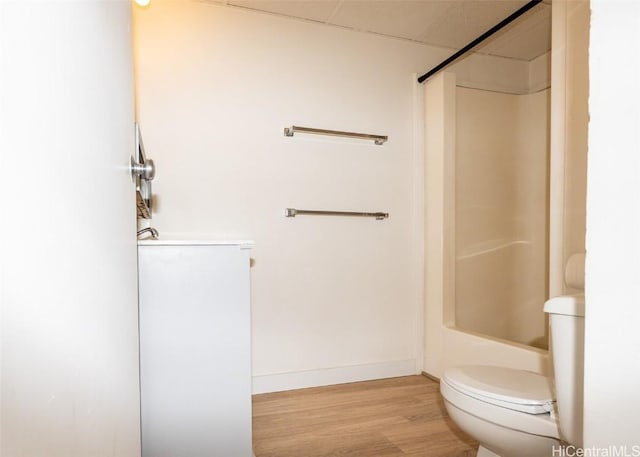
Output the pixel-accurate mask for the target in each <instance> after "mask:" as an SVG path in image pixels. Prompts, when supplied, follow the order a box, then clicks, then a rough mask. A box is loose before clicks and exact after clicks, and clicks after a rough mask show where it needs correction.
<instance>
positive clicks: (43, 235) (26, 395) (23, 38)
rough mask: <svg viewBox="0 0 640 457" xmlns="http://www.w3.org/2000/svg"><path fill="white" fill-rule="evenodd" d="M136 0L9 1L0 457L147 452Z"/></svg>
mask: <svg viewBox="0 0 640 457" xmlns="http://www.w3.org/2000/svg"><path fill="white" fill-rule="evenodd" d="M130 27H131V5H130V3H129V2H113V1H106V0H105V1H95V0H91V1H83V2H77V1H56V2H41V1H38V2H36V1H26V0H20V1H2V2H0V321H1V324H0V325H1V326H0V353H1V361H0V406H1V413H0V414H1V416H0V455H2V456H3V457H17V456H20V457H43V456H46V457H89V456H91V457H102V456H105V457H106V456H118V457H129V456H130V457H134V456H139V455H140V427H139V423H140V418H139V394H138V389H139V388H138V335H137V332H138V326H137V323H138V310H137V287H136V245H135V242H136V241H135V239H136V237H135V199H134V195H135V194H134V188H133V183H132V181H131V177H130V176H129V173H128V170H127V164H128V159H129V156H130V154H131V153H132V152H133V149H134V143H133V141H134V138H133V72H132V53H131V49H132V46H131V28H130Z"/></svg>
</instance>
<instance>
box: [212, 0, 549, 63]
mask: <svg viewBox="0 0 640 457" xmlns="http://www.w3.org/2000/svg"><path fill="white" fill-rule="evenodd" d="M213 1H215V2H216V3H223V4H226V5H229V6H235V7H240V8H247V9H251V10H257V11H263V12H268V13H272V14H277V15H281V16H288V17H294V18H298V19H304V20H308V21H314V22H319V23H323V24H328V25H333V26H339V27H346V28H349V29H354V30H358V31H363V32H370V33H376V34H380V35H386V36H390V37H396V38H401V39H405V40H411V41H417V42H420V43H425V44H430V45H435V46H441V47H446V48H451V49H454V50H457V49H460V48H462V47H464V46H465V45H466V44H467V43H469V42H471V41H472V40H474V39H475V38H476V37H478V36H479V35H481V34H482V33H484V32H486V31H487V30H488V29H490V28H491V27H493V26H494V25H496V24H497V23H498V22H500V21H501V20H503V19H504V18H506V17H507V16H509V15H510V14H511V13H513V12H514V11H516V10H517V9H518V8H520V7H522V6H523V5H524V4H526V3H527V0H213ZM550 2H551V0H545V1H544V2H543V3H541V4H539V5H536V6H535V7H534V8H533V9H531V10H530V11H529V12H527V13H525V14H524V15H523V16H521V17H520V18H519V19H517V20H516V21H514V22H512V23H511V24H510V25H509V26H507V27H506V28H505V29H503V30H502V31H500V32H499V33H497V34H496V35H494V37H492V38H490V39H489V40H487V42H485V43H486V44H482V45H480V46H479V47H478V48H476V49H475V52H480V53H483V54H490V55H495V56H501V57H506V58H511V59H518V60H524V61H531V60H533V59H535V58H536V57H538V56H540V55H542V54H544V53H546V52H547V51H549V50H550V49H551V4H550Z"/></svg>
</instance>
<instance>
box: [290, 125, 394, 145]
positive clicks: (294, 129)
mask: <svg viewBox="0 0 640 457" xmlns="http://www.w3.org/2000/svg"><path fill="white" fill-rule="evenodd" d="M296 132H299V133H311V134H314V135H330V136H342V137H348V138H359V139H361V140H373V142H374V143H375V144H378V145H381V144H384V142H385V141H387V140H388V139H389V137H388V136H386V135H371V134H369V133H354V132H341V131H339V130H325V129H314V128H311V127H300V126H297V125H292V126H291V127H285V128H284V136H293V134H294V133H296Z"/></svg>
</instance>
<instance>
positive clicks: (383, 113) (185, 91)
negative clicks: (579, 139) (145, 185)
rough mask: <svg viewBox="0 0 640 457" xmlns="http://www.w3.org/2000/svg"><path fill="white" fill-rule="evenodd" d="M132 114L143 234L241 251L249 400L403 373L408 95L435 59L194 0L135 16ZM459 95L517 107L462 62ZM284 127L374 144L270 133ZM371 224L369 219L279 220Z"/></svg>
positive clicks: (501, 75) (413, 350) (492, 75)
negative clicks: (147, 212) (382, 215)
mask: <svg viewBox="0 0 640 457" xmlns="http://www.w3.org/2000/svg"><path fill="white" fill-rule="evenodd" d="M134 32H135V33H134V35H135V52H136V67H137V68H136V69H137V116H138V120H139V121H140V123H141V126H142V129H143V136H144V141H145V146H146V149H147V151H148V153H149V155H150V156H151V157H153V158H154V159H155V161H156V164H157V166H158V173H157V177H156V180H155V181H154V192H155V193H156V195H157V203H158V205H157V208H156V211H157V212H156V214H155V215H154V219H153V225H154V226H155V227H156V228H157V229H158V230H159V231H160V234H161V237H165V238H167V237H174V236H189V237H194V236H199V234H203V235H202V236H215V237H225V238H250V239H253V240H255V243H256V245H255V246H256V247H255V249H254V251H253V254H252V257H253V259H254V263H253V268H252V319H253V322H252V325H253V328H252V334H253V373H254V391H256V392H260V391H269V390H281V389H286V388H293V387H303V386H308V385H319V384H329V383H335V382H344V381H349V380H356V379H366V378H375V377H383V376H392V375H401V374H408V373H415V372H419V371H420V370H421V369H422V360H423V358H422V351H423V321H422V313H423V310H422V304H423V298H422V297H423V285H422V281H423V279H422V262H423V234H424V230H423V211H424V210H423V199H424V176H423V153H422V150H423V140H422V116H423V112H424V111H423V105H422V103H423V102H422V86H419V85H417V84H416V82H415V76H416V73H418V74H421V73H422V72H424V71H426V70H427V69H429V68H430V67H431V66H433V65H435V64H437V63H438V62H439V61H440V60H442V59H443V58H445V57H447V56H448V55H450V54H451V52H452V50H448V49H442V48H433V47H428V46H424V45H420V44H417V43H413V42H408V41H403V40H397V39H391V38H385V37H381V36H378V35H373V34H365V33H360V32H355V31H351V30H347V29H343V28H337V27H329V26H325V25H321V24H315V23H311V22H308V21H298V20H293V19H288V18H282V17H276V16H273V15H269V14H263V13H257V12H251V11H247V10H244V9H240V8H232V7H226V6H223V5H220V4H215V3H208V2H199V1H179V2H178V1H168V0H165V1H162V0H154V1H153V2H152V3H151V5H150V6H149V7H147V8H144V9H142V8H135V30H134ZM454 70H455V71H458V72H459V74H460V77H461V79H462V80H464V81H465V85H469V86H481V87H494V88H495V87H497V88H500V89H501V90H505V91H508V92H519V91H521V90H522V88H523V87H527V85H528V81H529V72H528V66H527V65H526V64H523V63H520V62H517V61H513V60H511V59H499V58H494V57H475V56H472V57H471V58H469V59H467V60H466V61H465V62H464V63H463V64H461V65H458V66H456V67H455V68H454ZM292 124H295V125H302V126H308V127H317V128H328V129H337V130H348V131H361V132H368V133H377V134H384V135H388V136H389V141H388V142H387V143H386V144H385V145H384V146H375V145H373V144H372V143H370V142H362V141H352V140H340V139H334V138H329V137H312V136H304V135H296V136H295V137H293V138H286V137H284V136H283V128H284V127H286V126H290V125H292ZM287 207H295V208H302V209H329V210H356V211H364V210H367V211H388V212H389V213H390V217H389V219H388V220H385V221H375V220H372V219H349V218H335V217H329V218H328V217H304V216H299V217H296V218H285V217H284V209H285V208H287Z"/></svg>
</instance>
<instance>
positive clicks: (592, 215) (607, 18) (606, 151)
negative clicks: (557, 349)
mask: <svg viewBox="0 0 640 457" xmlns="http://www.w3.org/2000/svg"><path fill="white" fill-rule="evenodd" d="M638 30H640V4H638V3H636V2H626V1H611V0H592V2H591V36H590V46H589V63H590V67H589V78H590V81H589V112H590V123H589V158H588V160H589V167H588V188H587V241H586V243H587V258H586V288H585V293H586V317H585V319H586V330H585V332H586V335H585V339H586V348H585V390H584V395H585V404H584V433H585V438H584V445H585V447H595V448H605V447H609V446H625V445H626V446H627V452H628V455H633V454H631V452H636V453H637V452H638V451H640V435H639V434H638V430H640V416H639V415H638V409H637V407H638V405H639V404H640V391H639V390H638V388H637V386H638V384H639V383H640V363H638V348H639V347H640V332H638V328H640V282H639V281H638V277H640V263H639V259H640V200H639V196H640V180H639V179H638V176H640V155H639V154H638V151H639V150H640V138H639V137H638V131H639V127H640V125H639V124H640V96H639V95H638V94H639V92H638V80H639V79H640V62H639V61H638V58H637V56H638V55H640V34H639V33H638ZM633 446H635V447H633ZM585 455H586V454H585ZM592 455H595V454H592ZM601 455H604V454H601ZM610 455H613V454H610Z"/></svg>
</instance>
